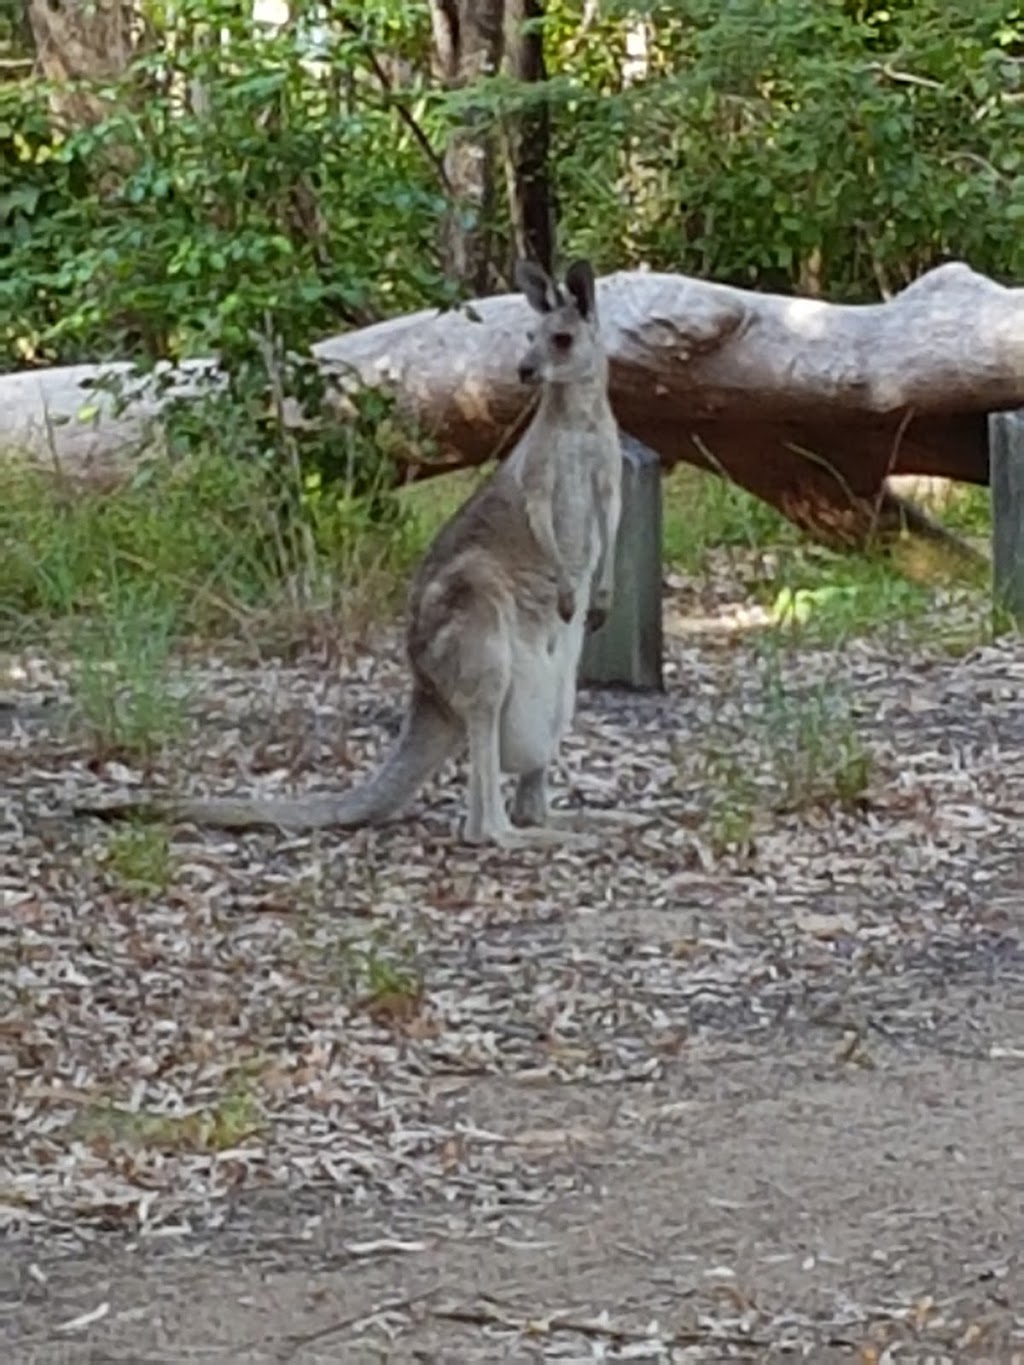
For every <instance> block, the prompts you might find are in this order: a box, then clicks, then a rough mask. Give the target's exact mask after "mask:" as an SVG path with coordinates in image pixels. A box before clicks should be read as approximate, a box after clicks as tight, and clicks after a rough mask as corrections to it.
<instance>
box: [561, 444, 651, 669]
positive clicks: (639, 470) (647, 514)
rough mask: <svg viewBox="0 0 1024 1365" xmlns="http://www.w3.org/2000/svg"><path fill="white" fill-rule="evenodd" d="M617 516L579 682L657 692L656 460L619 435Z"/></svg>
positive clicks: (584, 649)
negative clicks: (607, 591)
mask: <svg viewBox="0 0 1024 1365" xmlns="http://www.w3.org/2000/svg"><path fill="white" fill-rule="evenodd" d="M621 439H622V518H621V520H620V522H619V534H618V540H617V542H616V546H615V598H614V601H613V602H612V609H611V611H610V612H609V614H608V620H607V621H606V622H605V623H604V625H603V626H602V627H601V629H600V630H596V631H595V632H594V633H593V635H591V636H589V637H588V639H587V641H586V644H585V645H584V648H583V658H582V661H581V664H580V682H581V683H583V684H588V683H589V684H594V685H597V686H608V685H615V684H619V685H621V686H624V687H635V688H642V689H659V690H660V689H661V687H662V686H663V681H662V630H661V461H660V460H659V458H658V456H657V455H656V454H655V453H654V451H653V450H651V449H650V448H649V447H648V446H645V445H643V444H642V442H640V441H637V440H635V439H634V437H632V436H627V435H626V434H625V433H623V435H622V438H621Z"/></svg>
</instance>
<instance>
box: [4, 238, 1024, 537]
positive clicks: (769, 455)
mask: <svg viewBox="0 0 1024 1365" xmlns="http://www.w3.org/2000/svg"><path fill="white" fill-rule="evenodd" d="M598 301H599V305H598V306H599V312H600V316H601V319H602V330H603V333H604V336H605V340H606V344H607V347H608V352H609V357H610V361H611V397H612V402H613V405H614V407H615V411H616V415H617V417H618V419H619V422H620V423H621V425H622V426H623V427H624V428H625V430H627V431H629V432H631V433H632V434H633V435H634V436H636V437H637V438H638V439H639V440H641V441H643V442H644V444H645V445H648V446H650V447H651V448H652V449H654V450H656V451H658V453H659V454H660V455H661V458H662V461H663V463H664V465H665V467H666V468H670V467H671V466H673V465H674V464H676V463H677V462H679V461H685V462H688V463H691V464H695V465H699V466H701V467H703V468H707V469H713V470H717V471H718V472H720V473H724V474H726V475H728V476H729V477H730V478H732V479H734V480H735V481H736V482H737V483H739V484H741V485H742V486H743V487H744V488H747V489H749V491H750V492H752V493H754V494H756V495H757V496H758V497H760V498H763V499H764V500H765V501H766V502H768V503H771V504H772V505H773V506H774V507H777V508H778V509H779V510H780V511H781V512H783V513H784V514H785V515H786V516H787V517H789V518H790V519H791V520H792V521H794V522H795V523H797V524H798V525H800V526H801V527H803V528H804V529H805V530H806V531H807V532H808V533H809V534H811V535H813V536H815V537H817V538H818V539H820V540H822V541H824V542H826V543H829V544H833V545H845V546H855V547H856V546H864V545H865V544H867V543H869V542H871V541H872V540H873V539H875V538H879V539H883V540H884V539H887V538H889V537H891V536H892V535H893V533H894V532H896V531H897V530H899V528H900V527H901V525H902V524H903V522H904V521H905V520H908V521H909V523H910V525H911V527H912V529H919V530H926V529H927V528H928V525H929V523H928V522H927V520H926V519H925V518H924V517H923V516H922V515H921V514H920V513H918V512H916V511H915V510H914V509H912V508H908V505H907V504H905V503H904V502H903V501H902V500H901V499H900V498H898V497H897V496H895V495H894V494H893V493H892V491H891V490H890V489H889V487H888V483H887V481H888V479H889V477H890V476H892V475H906V474H915V475H931V476H938V477H943V478H951V479H957V480H961V481H968V482H971V483H977V484H985V483H987V482H988V442H987V427H986V414H987V413H989V412H991V411H995V410H998V409H1003V408H1015V407H1021V406H1024V290H1022V289H1007V288H1004V287H1003V286H1002V285H999V284H996V283H994V282H993V281H992V280H989V279H986V278H985V277H984V276H983V275H978V274H975V272H974V271H972V270H970V269H969V268H968V267H967V266H966V265H962V264H950V265H944V266H940V267H939V268H938V269H936V270H933V271H931V272H929V273H928V274H927V275H924V276H922V278H921V279H919V280H917V281H916V282H915V283H914V284H912V285H911V286H910V287H909V288H908V289H905V290H903V292H902V293H899V294H897V295H896V296H895V297H894V298H893V299H891V300H890V301H889V302H887V303H881V304H870V305H858V306H847V305H837V304H830V303H823V302H819V301H817V300H809V299H799V298H786V297H782V296H778V295H771V294H759V293H754V292H749V291H747V290H743V289H734V288H729V287H727V286H725V285H717V284H708V283H705V282H703V281H700V280H695V279H689V278H687V277H685V276H681V275H658V274H653V273H646V272H635V273H626V272H624V273H621V274H617V275H611V276H607V277H606V278H604V279H602V280H601V281H600V282H599V286H598ZM528 326H529V313H528V311H527V306H526V304H525V302H524V301H523V300H522V299H521V298H520V297H519V296H517V295H515V296H513V295H502V296H499V297H496V298H489V299H482V300H479V301H477V302H476V303H474V304H473V305H472V307H471V308H470V307H467V308H466V309H464V310H457V311H452V312H448V313H438V312H436V311H428V312H422V313H416V314H413V315H411V316H408V317H401V318H394V319H392V320H390V321H388V322H382V323H378V324H376V325H375V326H373V327H367V328H363V329H362V330H360V331H356V332H349V333H347V334H346V335H344V336H339V337H333V338H330V339H328V340H326V341H323V342H321V343H320V344H319V345H318V346H317V347H316V348H315V350H316V353H317V354H318V356H319V357H320V358H321V359H322V360H323V361H324V362H325V363H326V364H329V365H330V366H331V368H332V369H333V368H334V367H337V370H338V372H339V374H340V375H342V376H345V375H348V374H352V373H354V374H355V375H358V376H361V377H362V380H363V382H365V383H368V384H371V385H380V384H387V385H388V386H389V387H390V388H391V389H392V390H393V392H394V393H395V395H396V396H397V400H398V404H399V409H400V410H401V411H402V412H404V413H405V414H406V415H407V416H408V418H409V419H411V421H412V422H413V423H414V424H415V426H416V427H417V428H418V430H419V431H420V432H421V433H425V434H426V435H428V436H429V437H430V438H431V441H432V443H433V446H434V448H436V449H437V451H438V457H437V462H436V463H434V464H426V463H424V462H423V457H422V446H421V444H420V442H418V441H417V440H412V441H410V443H409V446H408V450H407V453H406V466H407V467H406V473H407V475H408V476H409V477H414V478H419V477H429V475H430V474H432V473H434V472H440V471H441V470H444V469H451V468H459V467H462V466H465V465H472V464H477V463H480V462H482V461H484V460H486V459H488V458H489V457H490V456H491V455H492V454H494V452H495V450H496V449H497V448H498V447H499V446H500V447H501V448H502V449H507V448H508V446H509V444H510V443H511V441H512V440H513V439H514V435H515V431H516V428H517V424H522V423H524V422H525V420H526V419H527V418H526V408H527V394H525V393H524V391H523V389H522V387H521V385H520V384H519V382H518V380H517V378H516V362H517V360H518V356H519V352H520V349H521V347H522V345H523V338H524V334H525V332H526V330H527V328H528ZM95 373H96V367H88V366H77V367H73V368H72V369H70V370H55V371H48V372H47V371H43V372H37V373H35V374H16V375H9V376H6V377H3V378H0V447H2V446H3V445H4V444H5V443H6V444H8V445H11V444H21V445H23V446H26V445H27V446H32V447H34V448H35V449H36V451H37V452H38V453H40V454H41V455H42V456H43V457H44V458H49V455H50V452H51V450H56V452H57V453H58V455H68V456H70V457H72V458H79V459H81V458H83V457H87V456H88V453H89V451H90V448H91V449H92V450H93V451H99V452H101V453H102V452H104V451H105V452H107V453H108V454H109V452H110V451H111V449H113V448H116V446H117V444H118V443H120V444H121V445H122V446H123V444H124V442H125V440H126V439H130V438H132V437H133V436H136V437H137V436H138V434H139V432H140V429H141V428H140V422H141V421H143V420H144V419H145V418H146V417H147V416H152V415H153V414H154V413H156V412H157V411H158V408H159V402H158V400H157V399H156V398H155V397H154V396H153V395H149V396H148V397H145V398H144V399H142V400H140V401H139V402H137V403H136V404H135V405H134V408H133V409H130V410H129V412H128V413H126V414H124V415H123V416H122V417H120V418H114V417H113V415H112V413H111V409H110V404H109V402H108V401H107V400H105V399H104V398H103V397H102V396H101V395H88V394H86V393H84V392H83V390H82V389H81V388H80V387H79V381H80V380H81V379H82V378H84V377H87V376H89V375H94V374H95ZM186 382H187V374H186ZM342 382H347V381H345V380H344V379H343V381H342ZM87 401H88V402H91V403H95V404H96V405H97V406H98V407H99V408H100V410H101V414H102V419H101V421H100V424H99V426H98V427H97V428H96V429H95V430H94V429H92V428H91V427H90V426H83V425H82V424H81V423H75V422H74V421H68V422H65V421H63V420H62V419H63V418H74V416H75V414H76V412H77V410H78V408H80V407H81V406H82V405H83V403H85V402H87ZM47 411H49V422H47V420H46V416H45V413H46V412H47Z"/></svg>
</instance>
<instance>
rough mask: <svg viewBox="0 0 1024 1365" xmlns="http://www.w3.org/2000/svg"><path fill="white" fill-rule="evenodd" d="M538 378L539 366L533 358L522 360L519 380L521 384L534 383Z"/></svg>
mask: <svg viewBox="0 0 1024 1365" xmlns="http://www.w3.org/2000/svg"><path fill="white" fill-rule="evenodd" d="M536 378H537V366H536V365H535V364H534V362H533V361H532V360H521V361H520V362H519V382H520V384H532V383H533V382H534V381H535V380H536Z"/></svg>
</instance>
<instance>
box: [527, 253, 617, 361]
mask: <svg viewBox="0 0 1024 1365" xmlns="http://www.w3.org/2000/svg"><path fill="white" fill-rule="evenodd" d="M516 284H518V286H519V288H520V289H521V290H522V291H523V293H524V294H525V295H526V299H527V302H528V303H529V305H530V307H531V308H532V309H533V310H534V312H535V313H537V314H539V318H540V320H539V323H538V325H537V326H536V327H535V328H534V329H533V331H532V332H531V333H530V334H529V341H530V347H529V350H528V351H527V352H526V354H525V355H524V356H523V358H522V359H521V360H520V362H519V378H520V379H521V380H522V382H523V383H524V384H535V383H537V382H541V383H544V384H581V383H582V384H585V383H586V382H587V381H588V380H597V381H604V380H605V378H606V375H607V361H606V359H605V353H604V347H603V346H602V344H601V333H600V330H599V328H598V325H597V299H596V291H595V288H594V271H593V269H592V268H591V266H590V263H589V262H588V261H576V262H575V263H574V264H573V265H571V266H570V267H569V269H568V270H567V271H566V272H565V284H564V285H557V284H556V283H555V282H554V280H552V279H551V278H550V277H549V276H548V275H547V273H546V272H545V271H544V270H542V269H541V267H540V266H539V265H535V264H534V263H533V262H532V261H519V262H518V263H517V265H516Z"/></svg>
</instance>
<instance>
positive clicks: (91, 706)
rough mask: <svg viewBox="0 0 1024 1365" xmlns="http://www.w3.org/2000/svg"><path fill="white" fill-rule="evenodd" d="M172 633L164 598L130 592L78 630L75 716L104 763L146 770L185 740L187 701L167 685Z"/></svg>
mask: <svg viewBox="0 0 1024 1365" xmlns="http://www.w3.org/2000/svg"><path fill="white" fill-rule="evenodd" d="M174 626H175V619H174V612H173V609H172V608H170V607H169V606H168V604H167V603H166V602H164V601H161V600H160V598H159V596H158V595H151V594H148V593H145V592H137V591H128V592H124V593H122V594H120V595H117V596H114V597H113V598H112V599H111V600H110V602H109V603H108V606H107V610H106V611H105V612H104V613H103V615H102V616H100V617H98V618H94V619H88V620H86V621H85V622H83V623H81V624H80V625H79V626H78V628H77V629H76V630H75V632H74V636H73V646H74V661H73V666H72V678H71V691H72V702H73V713H74V717H75V720H76V722H77V726H78V728H79V729H80V730H81V732H82V733H83V735H84V738H85V741H86V742H87V743H88V744H89V745H90V746H91V747H92V748H93V750H94V751H95V752H96V754H97V755H98V756H100V757H102V758H113V757H121V758H125V759H130V760H141V761H143V762H146V761H148V760H151V759H152V758H153V757H154V756H155V755H156V754H157V752H158V751H159V750H160V749H161V748H163V746H164V745H165V744H167V743H168V742H169V741H170V740H172V739H175V738H177V737H178V735H180V734H181V732H182V730H183V728H184V723H185V710H184V701H183V698H182V696H181V695H180V693H179V692H177V691H175V689H174V687H173V686H172V683H171V680H170V677H169V672H170V667H171V659H172V650H173V647H174V640H175V634H174Z"/></svg>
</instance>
